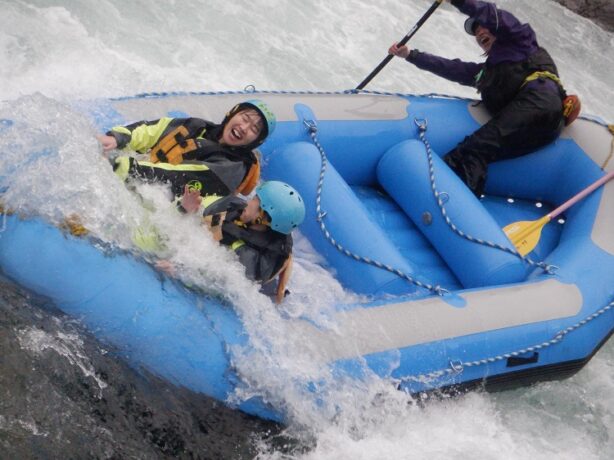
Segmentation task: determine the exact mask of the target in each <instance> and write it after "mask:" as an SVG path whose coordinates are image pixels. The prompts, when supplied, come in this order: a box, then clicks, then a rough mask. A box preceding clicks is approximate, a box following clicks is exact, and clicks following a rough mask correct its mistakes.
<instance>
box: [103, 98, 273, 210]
mask: <svg viewBox="0 0 614 460" xmlns="http://www.w3.org/2000/svg"><path fill="white" fill-rule="evenodd" d="M275 125H276V118H275V115H274V113H273V112H272V111H271V109H270V108H269V107H268V106H267V105H266V104H265V103H264V102H263V101H261V100H258V99H251V100H248V101H245V102H241V103H239V104H237V105H235V106H234V107H233V108H232V109H231V110H230V111H229V112H228V113H227V114H226V116H225V118H224V120H223V121H222V122H221V123H220V124H216V123H213V122H210V121H207V120H203V119H200V118H168V117H166V118H160V119H159V120H154V121H140V122H137V123H133V124H130V125H127V126H117V127H114V128H112V129H111V130H110V131H108V132H107V133H106V134H105V135H100V136H98V140H99V141H100V143H101V145H102V147H103V151H104V152H108V151H110V150H113V149H127V150H131V151H135V152H137V153H140V154H144V155H147V157H145V158H142V157H141V158H133V157H132V156H127V155H121V156H119V157H117V158H115V159H114V160H113V167H114V170H115V172H116V174H117V175H118V176H119V177H120V178H122V179H123V180H127V179H129V178H131V179H137V180H141V181H145V182H162V183H168V184H169V185H170V186H171V190H172V193H173V195H174V196H175V197H177V198H178V197H181V196H182V195H183V194H184V193H185V191H186V190H187V189H189V190H191V191H195V190H196V191H199V195H200V197H201V199H202V204H203V206H205V207H206V206H208V205H209V204H211V202H213V201H216V200H218V199H220V198H221V197H224V196H227V195H234V194H238V193H240V194H243V195H248V194H249V193H251V192H252V191H253V189H254V187H255V186H256V184H257V183H258V180H259V178H260V162H259V158H258V155H257V153H256V152H255V151H254V149H255V148H256V147H258V146H259V145H261V144H262V143H263V142H264V141H265V139H266V138H267V136H270V135H271V134H272V133H273V130H274V129H275Z"/></svg>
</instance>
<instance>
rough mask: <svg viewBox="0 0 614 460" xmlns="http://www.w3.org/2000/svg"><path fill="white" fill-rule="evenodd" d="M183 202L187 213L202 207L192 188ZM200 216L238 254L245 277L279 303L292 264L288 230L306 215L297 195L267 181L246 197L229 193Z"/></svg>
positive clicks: (294, 226) (222, 242) (282, 185)
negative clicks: (229, 194)
mask: <svg viewBox="0 0 614 460" xmlns="http://www.w3.org/2000/svg"><path fill="white" fill-rule="evenodd" d="M182 205H183V206H184V208H185V209H186V211H188V212H197V211H199V210H200V209H201V207H200V201H199V199H198V197H197V195H196V192H190V193H187V194H186V195H185V196H184V197H183V198H182ZM203 216H204V220H205V223H206V224H207V226H208V227H209V229H210V230H211V232H212V234H213V238H214V239H215V240H216V241H219V242H220V243H221V244H223V245H225V246H228V247H229V248H231V249H232V250H233V251H234V252H235V253H236V254H237V256H238V257H239V261H240V262H241V263H242V264H243V265H244V266H245V275H246V277H247V278H249V279H251V280H254V281H258V282H260V283H262V284H263V292H265V293H267V294H270V295H272V297H274V298H275V301H276V303H280V302H281V301H282V300H283V298H284V296H285V295H286V284H287V282H288V279H289V277H290V273H291V268H292V235H291V233H292V231H293V230H294V229H295V228H297V227H298V226H299V225H300V224H301V223H302V222H303V220H304V218H305V204H304V203H303V199H302V197H301V195H300V194H299V193H298V192H297V191H296V190H295V189H294V188H293V187H291V186H290V185H288V184H286V183H284V182H280V181H268V182H264V183H262V184H260V185H259V186H258V187H257V188H256V191H255V194H254V196H253V198H252V199H250V200H249V201H245V200H243V199H241V198H239V197H236V196H228V197H226V198H224V199H221V200H218V201H216V202H215V203H213V204H211V205H209V206H207V207H206V208H205V209H204V211H203ZM275 278H278V282H277V284H276V285H275V283H273V281H274V280H275Z"/></svg>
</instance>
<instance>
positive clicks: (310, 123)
mask: <svg viewBox="0 0 614 460" xmlns="http://www.w3.org/2000/svg"><path fill="white" fill-rule="evenodd" d="M303 124H304V125H305V126H307V130H308V131H309V132H310V133H315V132H316V131H317V130H318V125H316V122H315V121H313V120H306V119H305V120H303Z"/></svg>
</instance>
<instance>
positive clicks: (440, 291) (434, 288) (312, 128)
mask: <svg viewBox="0 0 614 460" xmlns="http://www.w3.org/2000/svg"><path fill="white" fill-rule="evenodd" d="M303 123H304V124H305V126H306V127H307V131H308V133H309V135H310V136H311V140H312V141H313V143H314V145H315V146H316V148H317V149H318V151H319V152H320V158H321V164H322V166H321V168H320V177H319V179H318V185H317V191H316V216H317V217H316V220H317V221H318V223H319V224H320V230H321V231H322V233H323V234H324V237H325V238H326V240H327V241H328V242H329V243H330V244H332V245H333V246H334V247H335V248H336V249H337V250H338V251H340V252H341V253H343V254H345V255H346V256H348V257H351V258H352V259H354V260H356V261H358V262H363V263H366V264H368V265H372V266H374V267H377V268H380V269H382V270H386V271H389V272H391V273H394V274H395V275H397V276H398V277H399V278H402V279H404V280H406V281H407V282H409V283H411V284H413V285H415V286H418V287H420V288H424V289H427V290H429V291H431V292H433V293H435V294H437V295H439V296H444V295H446V294H449V293H450V291H448V290H447V289H444V288H442V287H441V286H439V285H433V284H430V283H426V282H422V281H420V280H417V279H415V278H413V277H411V276H409V275H408V274H407V273H405V272H403V271H401V270H399V269H397V268H394V267H392V266H390V265H387V264H384V263H382V262H379V261H377V260H373V259H370V258H368V257H364V256H361V255H358V254H356V253H354V252H352V251H350V250H349V249H346V248H345V247H344V246H343V245H341V244H340V243H339V242H337V241H336V240H335V238H334V237H333V236H332V235H331V233H330V232H329V231H328V229H327V228H326V223H325V222H324V217H326V212H325V211H322V189H323V185H324V177H325V175H326V167H327V165H328V158H327V156H326V152H324V148H323V147H322V145H321V144H320V142H319V140H318V137H317V135H316V133H317V131H318V127H317V124H316V122H315V121H314V120H303Z"/></svg>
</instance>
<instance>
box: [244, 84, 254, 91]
mask: <svg viewBox="0 0 614 460" xmlns="http://www.w3.org/2000/svg"><path fill="white" fill-rule="evenodd" d="M243 91H245V92H247V93H255V92H256V85H247V86H246V87H245V88H243Z"/></svg>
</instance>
